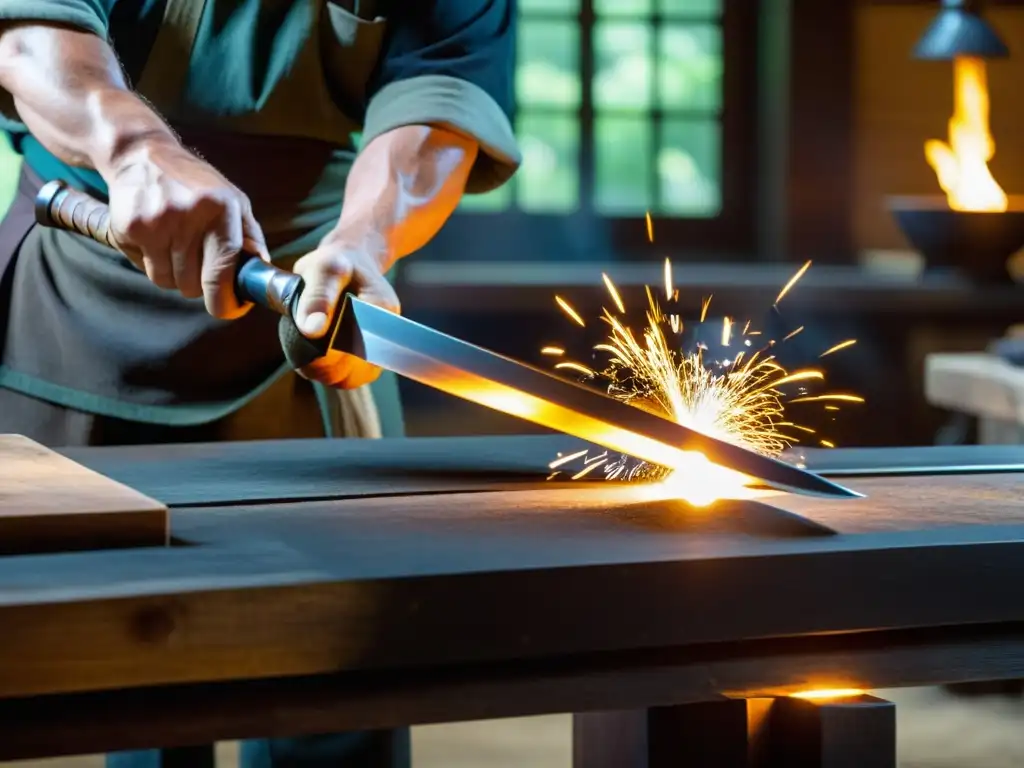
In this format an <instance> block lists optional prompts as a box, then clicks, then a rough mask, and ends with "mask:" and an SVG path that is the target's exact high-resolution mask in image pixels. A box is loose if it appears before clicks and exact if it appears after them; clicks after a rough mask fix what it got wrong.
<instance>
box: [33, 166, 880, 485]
mask: <svg viewBox="0 0 1024 768" xmlns="http://www.w3.org/2000/svg"><path fill="white" fill-rule="evenodd" d="M36 218H37V220H38V221H39V223H40V224H42V225H43V226H48V227H56V228H60V229H65V230H71V231H74V232H78V233H79V234H82V235H85V236H86V237H90V238H92V239H94V240H96V241H97V242H100V243H103V244H105V245H108V246H110V247H112V248H115V249H117V248H118V246H117V243H116V241H115V240H114V238H113V237H112V235H111V233H110V229H109V211H108V209H107V206H106V205H105V204H103V203H101V202H99V201H98V200H95V199H94V198H92V197H90V196H89V195H87V194H85V193H83V192H80V191H78V190H75V189H73V188H71V187H69V186H68V185H67V184H65V183H64V182H61V181H53V182H50V183H48V184H46V185H45V186H44V187H43V188H42V189H41V190H40V192H39V195H38V197H37V199H36ZM235 289H236V292H237V295H238V297H239V299H240V300H243V301H251V302H253V303H255V304H259V305H260V306H262V307H265V308H267V309H270V310H273V311H274V312H276V313H278V314H280V315H282V316H283V319H282V322H281V325H280V337H281V344H282V347H283V349H284V351H285V355H286V356H287V358H288V359H289V361H290V362H291V363H292V364H293V365H294V366H295V367H301V366H303V365H305V364H307V363H309V362H311V361H313V360H315V359H316V358H318V357H320V356H322V355H323V354H325V353H326V352H327V351H328V350H330V349H332V348H333V349H336V350H340V351H343V352H346V353H349V354H353V355H356V356H357V357H360V358H362V359H363V360H366V361H367V362H369V363H371V364H373V365H376V366H379V367H381V368H384V369H386V370H390V371H393V372H395V373H397V374H399V375H401V376H405V377H407V378H410V379H412V380H413V381H417V382H420V383H421V384H425V385H427V386H429V387H433V388H435V389H439V390H441V391H442V392H446V393H448V394H450V395H455V396H457V397H461V398H463V399H466V400H469V401H471V402H474V403H477V404H479V405H483V406H487V407H489V408H493V409H494V410H497V411H500V412H502V413H506V414H509V415H512V416H517V417H519V418H521V419H524V420H526V421H529V422H532V423H534V424H538V425H540V426H543V427H547V428H549V429H554V430H557V431H560V432H564V433H566V434H569V435H572V436H574V437H578V438H581V439H583V440H587V441H589V442H592V443H595V444H597V445H600V446H602V447H604V448H608V449H610V450H612V451H616V452H620V453H624V454H627V455H630V456H633V457H635V458H638V459H643V460H644V461H647V462H651V463H653V464H657V465H660V466H665V467H673V466H680V465H681V464H683V463H685V462H686V461H687V459H688V456H687V455H686V453H685V452H692V451H697V452H700V453H702V454H703V455H704V456H705V457H706V458H707V459H708V460H709V461H712V462H714V463H715V464H719V465H721V466H724V467H727V468H729V469H732V470H735V471H736V472H740V473H742V474H744V475H746V476H748V477H751V478H753V479H755V480H756V481H758V482H760V483H763V484H764V485H767V486H769V487H773V488H776V489H778V490H784V491H791V492H795V493H802V494H810V495H817V496H830V497H857V496H859V495H860V494H858V493H856V492H855V491H851V490H849V489H848V488H844V487H843V486H840V485H837V484H836V483H833V482H831V481H829V480H827V479H825V478H823V477H820V476H818V475H816V474H814V473H812V472H807V471H805V470H801V469H799V468H797V467H795V466H793V465H791V464H786V463H784V462H782V461H777V460H775V459H771V458H768V457H765V456H762V455H760V454H758V453H755V452H754V451H750V450H747V449H745V448H743V447H740V446H737V445H733V444H731V443H728V442H725V441H723V440H717V439H715V438H712V437H708V436H707V435H703V434H701V433H700V432H697V431H695V430H692V429H688V428H686V427H684V426H682V425H680V424H676V423H675V422H673V421H669V420H668V419H664V418H661V417H660V416H657V415H655V414H652V413H648V412H646V411H643V410H641V409H639V408H636V407H634V406H631V405H628V404H626V403H622V402H620V401H618V400H615V399H614V398H612V397H610V396H608V395H604V394H602V393H600V392H597V391H595V390H593V389H589V388H587V387H584V386H582V385H580V384H576V383H573V382H570V381H567V380H565V379H561V378H558V377H557V376H553V375H552V374H549V373H547V372H545V371H542V370H540V369H539V368H534V367H532V366H529V365H526V364H525V363H520V362H518V361H515V360H512V359H510V358H507V357H503V356H502V355H498V354H495V353H494V352H490V351H488V350H486V349H483V348H481V347H477V346H474V345H472V344H468V343H466V342H464V341H460V340H459V339H456V338H454V337H452V336H449V335H447V334H444V333H441V332H439V331H436V330H434V329H432V328H428V327H427V326H424V325H421V324H420V323H416V322H414V321H412V320H409V319H407V318H404V317H402V316H400V315H396V314H393V313H391V312H388V311H386V310H383V309H380V308H379V307H376V306H373V305H372V304H368V303H366V302H364V301H361V300H360V299H358V298H356V297H355V296H353V295H351V294H349V295H346V296H345V297H344V299H343V301H341V302H339V310H338V311H337V312H336V316H335V317H334V318H333V320H332V324H331V327H330V330H329V331H328V333H326V334H325V335H324V336H323V337H322V338H320V339H309V338H306V337H305V336H303V335H302V334H301V333H300V332H299V330H298V328H297V327H296V325H295V322H294V319H293V318H294V313H295V311H296V308H297V306H298V301H299V297H300V296H301V294H302V289H303V282H302V279H301V278H300V277H299V276H297V275H294V274H292V273H290V272H286V271H284V270H281V269H279V268H277V267H274V266H273V265H271V264H267V263H266V262H264V261H262V260H261V259H259V258H258V257H256V256H253V255H251V254H244V253H243V254H242V255H241V258H240V262H239V269H238V273H237V277H236V283H235Z"/></svg>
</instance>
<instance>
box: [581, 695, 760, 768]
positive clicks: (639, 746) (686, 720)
mask: <svg viewBox="0 0 1024 768" xmlns="http://www.w3.org/2000/svg"><path fill="white" fill-rule="evenodd" d="M763 701H765V700H760V699H756V700H751V702H747V701H739V700H736V701H715V702H708V703H701V704H684V705H680V706H675V707H653V708H651V709H647V710H634V711H628V712H593V713H584V714H577V715H575V716H574V720H573V768H670V767H671V768H678V766H681V765H685V766H686V768H747V766H748V756H747V752H748V724H749V723H750V722H751V718H750V717H748V712H753V711H755V710H757V709H758V708H760V707H762V706H763V704H761V702H763Z"/></svg>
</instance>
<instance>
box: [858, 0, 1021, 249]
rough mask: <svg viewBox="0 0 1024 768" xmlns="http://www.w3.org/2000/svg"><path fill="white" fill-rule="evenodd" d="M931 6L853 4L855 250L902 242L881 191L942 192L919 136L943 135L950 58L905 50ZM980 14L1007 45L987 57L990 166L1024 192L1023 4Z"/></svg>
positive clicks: (1005, 183) (1007, 185)
mask: <svg viewBox="0 0 1024 768" xmlns="http://www.w3.org/2000/svg"><path fill="white" fill-rule="evenodd" d="M937 7H938V3H922V4H916V5H911V6H899V5H897V6H889V5H870V4H865V3H861V4H860V5H859V6H858V8H857V10H856V50H855V56H856V58H855V61H856V69H855V85H854V104H855V108H854V121H855V131H854V172H853V183H854V192H855V194H854V195H853V200H854V224H853V237H854V240H855V244H856V247H857V249H859V250H866V249H890V248H892V249H903V248H906V247H907V245H906V241H905V240H904V238H903V236H902V235H901V234H900V232H899V230H898V229H897V228H896V225H895V224H894V223H893V221H892V219H891V218H890V216H889V213H888V212H887V211H886V209H885V196H886V195H890V194H941V190H940V189H939V186H938V183H937V181H936V179H935V174H934V172H933V171H932V169H931V168H930V167H929V165H928V164H927V162H926V161H925V158H924V142H925V140H926V139H931V138H935V139H945V138H946V136H947V123H948V121H949V117H950V115H951V114H952V110H953V73H952V66H951V64H950V63H949V62H931V61H918V60H915V59H912V58H911V56H910V53H911V50H912V49H913V47H914V44H915V43H916V42H917V40H918V38H919V37H920V35H921V33H922V32H923V31H924V29H925V28H926V27H927V26H928V23H929V21H931V19H932V18H934V16H935V12H936V10H937ZM986 18H987V19H988V20H989V21H990V22H991V23H992V24H993V26H994V27H995V28H996V29H997V30H998V31H999V33H1000V35H1001V36H1002V37H1003V39H1004V40H1005V41H1006V44H1007V45H1008V46H1009V47H1010V54H1011V55H1010V58H1009V59H1005V60H1002V61H993V62H989V65H988V77H989V95H990V99H991V129H992V133H993V137H994V138H995V142H996V154H995V157H994V158H993V159H992V162H991V163H990V164H989V165H990V168H991V169H992V172H993V175H994V176H995V178H996V180H997V181H998V182H999V183H1000V184H1001V185H1002V187H1003V189H1004V190H1005V191H1006V192H1007V194H1010V195H1013V194H1024V138H1022V137H1024V101H1022V100H1021V99H1020V88H1021V83H1022V82H1024V8H1022V7H1009V8H1007V7H1002V8H990V9H988V10H987V11H986Z"/></svg>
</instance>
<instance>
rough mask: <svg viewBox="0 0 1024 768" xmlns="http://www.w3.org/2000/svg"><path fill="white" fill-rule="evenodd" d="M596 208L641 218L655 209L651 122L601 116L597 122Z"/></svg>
mask: <svg viewBox="0 0 1024 768" xmlns="http://www.w3.org/2000/svg"><path fill="white" fill-rule="evenodd" d="M594 154H595V157H594V161H595V162H594V166H595V167H594V171H595V177H596V178H595V185H596V189H595V190H594V208H595V209H596V210H597V211H598V212H599V213H602V214H606V215H610V216H640V215H643V213H644V212H645V211H647V210H648V209H650V206H651V202H652V200H651V176H652V173H653V165H654V163H653V158H652V157H651V121H650V119H649V118H645V117H610V116H604V115H598V117H597V119H596V120H595V121H594Z"/></svg>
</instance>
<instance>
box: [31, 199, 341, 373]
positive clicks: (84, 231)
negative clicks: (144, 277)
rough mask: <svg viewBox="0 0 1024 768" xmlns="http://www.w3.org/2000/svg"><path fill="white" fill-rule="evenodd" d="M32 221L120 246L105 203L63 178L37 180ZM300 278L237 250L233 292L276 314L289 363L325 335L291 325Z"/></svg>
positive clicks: (304, 360)
mask: <svg viewBox="0 0 1024 768" xmlns="http://www.w3.org/2000/svg"><path fill="white" fill-rule="evenodd" d="M36 221H38V222H39V224H40V225H42V226H44V227H53V228H55V229H65V230H68V231H71V232H77V233H78V234H80V235H84V236H85V237H88V238H91V239H93V240H95V241H96V242H97V243H101V244H102V245H107V246H110V247H111V248H113V249H115V250H117V251H121V250H122V249H121V248H120V246H119V245H118V244H117V242H116V240H115V239H114V237H113V235H112V234H111V232H110V209H109V208H108V207H107V205H106V204H105V203H102V202H100V201H99V200H96V199H95V198H94V197H92V196H91V195H88V194H86V193H85V192H80V191H78V190H77V189H74V188H73V187H70V186H68V184H67V183H66V182H64V181H61V180H57V181H51V182H48V183H46V184H44V185H43V187H42V189H40V190H39V194H38V195H36ZM302 287H303V283H302V278H301V277H299V276H298V275H296V274H293V273H291V272H286V271H285V270H283V269H278V268H277V267H275V266H274V265H272V264H268V263H267V262H265V261H263V260H262V259H260V258H259V256H254V255H253V254H251V253H245V252H242V253H240V254H239V256H238V272H237V273H236V275H235V295H236V297H237V298H238V300H239V301H240V302H242V303H246V302H253V303H254V304H259V305H260V306H261V307H264V308H266V309H269V310H272V311H273V312H276V313H277V314H279V315H281V316H282V317H281V324H280V328H279V332H278V335H279V337H280V340H281V347H282V349H283V351H284V355H285V357H286V358H287V359H288V362H290V363H291V364H292V366H294V367H295V368H301V367H303V366H306V365H308V364H309V363H312V362H313V361H314V360H316V359H317V358H319V357H321V356H323V355H324V354H325V353H326V351H327V349H328V339H329V338H331V337H332V336H333V333H330V334H328V336H327V337H325V338H324V339H319V340H312V339H308V338H306V337H305V336H303V335H302V333H300V332H299V329H298V328H297V327H296V326H295V310H296V309H297V308H298V303H299V297H300V296H301V295H302Z"/></svg>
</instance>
